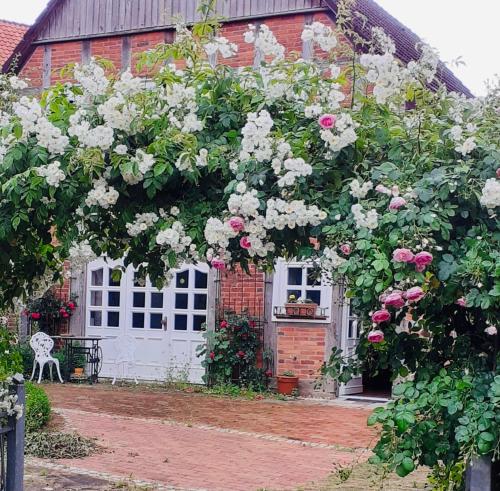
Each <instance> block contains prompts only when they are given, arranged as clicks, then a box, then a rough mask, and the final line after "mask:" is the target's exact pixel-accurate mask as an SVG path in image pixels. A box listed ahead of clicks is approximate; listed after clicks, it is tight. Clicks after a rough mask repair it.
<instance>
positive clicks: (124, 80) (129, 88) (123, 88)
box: [113, 70, 145, 96]
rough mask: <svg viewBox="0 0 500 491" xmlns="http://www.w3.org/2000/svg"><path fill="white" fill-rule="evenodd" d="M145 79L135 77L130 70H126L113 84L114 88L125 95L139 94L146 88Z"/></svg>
mask: <svg viewBox="0 0 500 491" xmlns="http://www.w3.org/2000/svg"><path fill="white" fill-rule="evenodd" d="M144 87H145V80H144V79H143V78H140V77H134V76H133V75H132V73H131V72H130V70H126V71H124V72H123V73H122V74H121V77H120V79H119V80H117V81H116V82H115V85H114V86H113V88H114V90H115V91H116V92H118V93H120V94H123V95H124V96H131V95H135V94H139V93H140V92H142V91H143V90H144Z"/></svg>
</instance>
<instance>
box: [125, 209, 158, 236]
mask: <svg viewBox="0 0 500 491" xmlns="http://www.w3.org/2000/svg"><path fill="white" fill-rule="evenodd" d="M158 220H159V217H158V215H157V214H156V213H136V214H135V221H133V222H132V223H127V224H125V227H126V228H127V233H128V234H129V235H130V236H131V237H137V236H138V235H140V234H141V233H142V232H144V231H146V230H147V229H148V228H150V227H152V226H153V225H154V224H155V223H156V222H157V221H158Z"/></svg>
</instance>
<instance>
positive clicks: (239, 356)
mask: <svg viewBox="0 0 500 491" xmlns="http://www.w3.org/2000/svg"><path fill="white" fill-rule="evenodd" d="M236 356H237V357H238V358H244V357H245V352H244V351H241V350H240V351H238V353H236Z"/></svg>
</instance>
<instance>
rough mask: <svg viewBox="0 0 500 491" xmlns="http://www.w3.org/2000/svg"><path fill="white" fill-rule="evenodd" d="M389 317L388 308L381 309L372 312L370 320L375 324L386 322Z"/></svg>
mask: <svg viewBox="0 0 500 491" xmlns="http://www.w3.org/2000/svg"><path fill="white" fill-rule="evenodd" d="M390 318H391V314H390V312H389V311H388V310H386V309H382V310H377V311H376V312H373V314H372V321H373V322H375V323H376V324H381V323H382V322H387V321H388V320H389V319H390Z"/></svg>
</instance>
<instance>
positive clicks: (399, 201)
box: [389, 196, 406, 210]
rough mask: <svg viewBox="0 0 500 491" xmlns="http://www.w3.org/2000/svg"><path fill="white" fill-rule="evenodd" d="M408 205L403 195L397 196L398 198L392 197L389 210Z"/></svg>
mask: <svg viewBox="0 0 500 491" xmlns="http://www.w3.org/2000/svg"><path fill="white" fill-rule="evenodd" d="M405 205H406V200H405V199H404V198H401V196H397V197H396V198H392V199H391V202H390V203H389V210H399V209H400V208H401V207H402V206H405Z"/></svg>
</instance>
